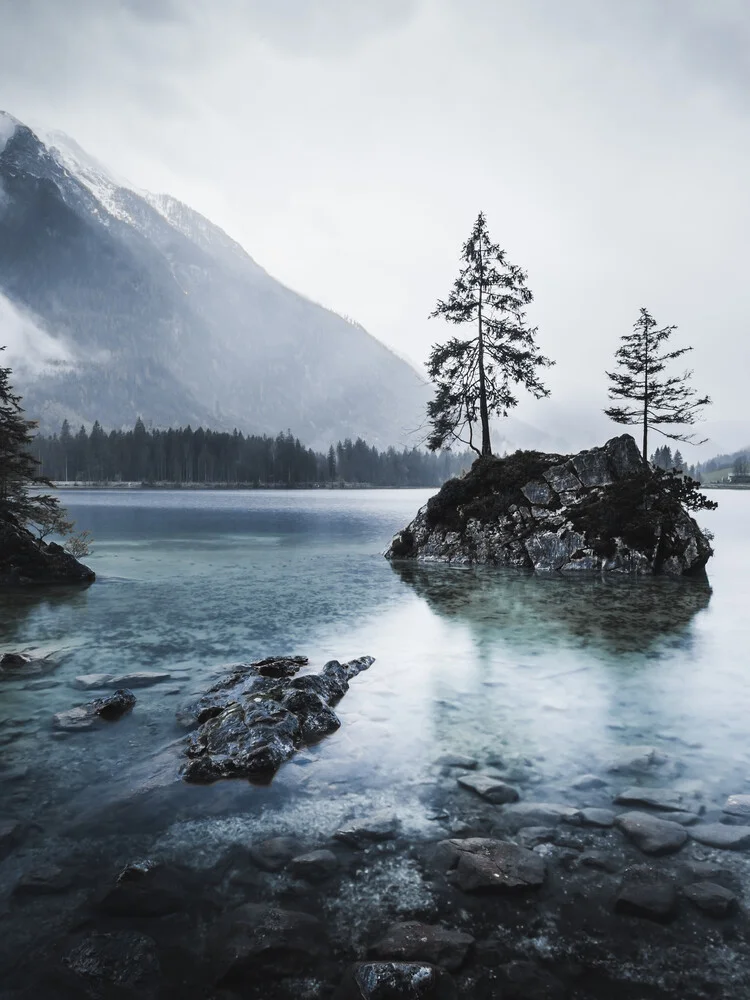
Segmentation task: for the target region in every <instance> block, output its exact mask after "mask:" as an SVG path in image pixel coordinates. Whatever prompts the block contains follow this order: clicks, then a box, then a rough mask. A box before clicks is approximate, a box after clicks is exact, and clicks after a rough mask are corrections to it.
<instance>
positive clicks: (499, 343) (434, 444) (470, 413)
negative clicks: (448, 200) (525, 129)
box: [427, 212, 554, 455]
mask: <svg viewBox="0 0 750 1000" xmlns="http://www.w3.org/2000/svg"><path fill="white" fill-rule="evenodd" d="M461 260H462V261H463V266H462V268H461V272H460V274H459V276H458V277H457V278H456V280H455V282H454V285H453V289H452V290H451V293H450V295H449V297H448V301H447V302H443V301H442V300H440V301H438V304H437V307H436V308H435V310H434V311H433V312H432V313H431V314H430V316H431V318H432V317H435V316H443V317H444V318H445V319H446V320H447V321H448V322H449V323H455V324H457V325H461V324H464V323H466V324H471V325H472V326H474V327H475V331H476V332H475V334H474V335H473V336H470V337H468V338H466V339H461V338H459V337H451V338H450V340H448V341H447V343H445V344H442V345H435V346H434V347H433V348H432V351H431V352H430V357H429V361H428V363H427V369H428V372H429V376H430V378H431V379H432V381H433V382H435V385H436V392H435V397H434V399H432V400H431V402H430V403H429V404H428V407H427V413H428V416H429V418H430V423H431V425H432V431H431V433H430V436H429V438H428V441H427V446H428V448H429V449H430V450H431V451H435V450H437V449H438V448H442V447H446V446H449V445H450V443H451V442H452V441H462V442H464V443H465V444H468V445H469V447H470V448H472V449H473V450H474V451H475V452H477V453H478V454H481V455H490V454H492V445H491V441H490V416H492V415H497V416H507V415H508V411H509V410H510V409H512V408H513V407H514V406H516V405H517V404H518V399H517V398H516V396H515V395H514V387H515V386H516V385H521V386H523V388H525V389H526V390H528V392H530V393H531V394H532V395H533V396H535V397H536V398H537V399H540V398H541V397H543V396H548V395H549V391H548V390H547V389H546V388H545V387H544V386H543V385H542V383H541V381H540V379H539V376H538V374H537V369H538V368H540V367H545V366H549V365H551V364H553V363H554V362H552V361H550V360H549V359H548V358H545V357H544V356H543V355H541V354H540V353H539V351H538V349H537V346H536V344H535V340H534V338H535V335H536V328H529V327H528V326H527V325H526V320H525V311H526V306H527V305H529V303H530V302H531V301H532V298H533V296H532V293H531V291H530V290H529V289H528V288H527V287H526V273H525V272H524V271H523V270H522V269H521V268H520V267H517V266H515V265H514V264H511V263H509V261H508V260H507V259H506V255H505V251H504V250H501V249H500V247H499V246H498V245H497V244H496V243H492V242H491V240H490V236H489V232H488V230H487V222H486V219H485V217H484V214H483V213H482V212H480V213H479V215H478V216H477V220H476V222H475V223H474V228H473V229H472V231H471V235H470V236H469V239H468V240H467V241H466V243H464V246H463V249H462V251H461ZM477 420H478V421H479V424H480V426H481V433H482V446H481V450H480V449H479V448H477V447H476V445H475V444H474V439H473V425H474V424H475V423H476V422H477ZM464 430H467V432H468V441H465V440H464V438H462V437H461V436H460V435H461V434H462V433H463V431H464Z"/></svg>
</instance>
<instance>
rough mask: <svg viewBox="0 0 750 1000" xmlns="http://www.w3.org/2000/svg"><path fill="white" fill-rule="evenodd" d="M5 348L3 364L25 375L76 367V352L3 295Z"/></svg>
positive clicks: (0, 330)
mask: <svg viewBox="0 0 750 1000" xmlns="http://www.w3.org/2000/svg"><path fill="white" fill-rule="evenodd" d="M0 194H1V193H0ZM1 206H2V200H1V199H0V208H1ZM3 345H4V346H5V351H4V352H3V354H2V355H0V364H2V365H7V366H10V367H11V368H13V370H14V372H15V373H16V374H19V375H21V376H27V375H29V374H34V375H39V374H42V373H47V372H51V371H61V370H65V369H69V368H70V367H72V365H73V355H72V352H71V351H70V349H69V347H68V346H67V345H66V344H65V342H64V341H63V340H62V339H60V338H58V337H55V336H52V335H51V334H50V333H49V332H47V331H46V330H45V329H44V328H43V327H42V325H41V324H40V323H39V321H38V319H36V318H35V317H34V316H33V315H32V314H31V313H29V312H27V311H25V310H22V309H19V308H18V306H16V305H15V304H14V303H13V302H11V300H10V299H9V298H8V296H7V295H4V294H3V293H2V292H0V346H3Z"/></svg>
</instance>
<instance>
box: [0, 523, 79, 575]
mask: <svg viewBox="0 0 750 1000" xmlns="http://www.w3.org/2000/svg"><path fill="white" fill-rule="evenodd" d="M95 579H96V574H95V573H94V571H93V570H92V569H89V567H88V566H84V564H83V563H81V562H79V561H78V560H77V559H76V558H75V557H74V556H72V555H71V554H70V553H69V552H66V551H65V549H64V548H63V547H62V546H61V545H58V544H57V543H56V542H44V541H40V540H39V539H37V538H35V537H34V535H32V534H31V532H30V531H28V530H27V529H26V528H22V527H21V526H20V525H18V524H15V523H14V522H11V521H3V520H0V587H32V586H37V587H38V586H46V585H59V584H87V583H92V582H93V581H94V580H95Z"/></svg>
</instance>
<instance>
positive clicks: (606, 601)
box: [0, 491, 750, 895]
mask: <svg viewBox="0 0 750 1000" xmlns="http://www.w3.org/2000/svg"><path fill="white" fill-rule="evenodd" d="M429 495H430V493H429V491H357V492H332V491H321V492H302V491H294V492H289V493H286V492H252V493H228V492H195V493H188V492H156V491H154V492H149V491H92V492H80V493H79V492H76V493H75V494H70V495H66V496H65V497H64V501H65V502H66V504H67V506H68V509H69V511H70V513H71V514H72V516H73V517H74V518H75V519H76V521H77V522H78V525H79V527H80V528H87V529H90V530H91V531H92V533H93V535H94V538H95V543H94V554H93V555H92V556H91V557H90V558H89V559H88V560H87V562H89V563H90V565H91V566H92V567H93V568H94V569H95V570H96V572H97V574H98V580H97V582H96V583H95V584H94V585H93V586H92V587H90V588H89V589H87V590H79V591H74V592H62V591H58V592H52V593H24V594H4V595H0V652H5V651H10V650H13V651H37V652H44V653H47V652H49V653H52V654H53V655H54V658H56V659H57V660H59V661H60V666H59V667H58V669H57V670H55V672H54V673H51V674H50V675H49V676H48V677H44V678H35V679H33V680H31V681H28V680H27V681H18V680H4V681H2V682H0V744H1V745H2V756H1V758H0V795H1V796H2V802H3V809H2V812H3V815H12V816H14V817H16V818H19V819H21V820H23V821H24V822H26V824H27V829H29V830H31V831H35V832H32V833H31V834H29V836H28V837H27V839H26V841H25V842H24V844H23V845H22V846H21V848H19V849H18V850H17V851H15V852H14V853H13V854H11V855H10V856H9V857H8V858H7V859H6V860H5V861H4V862H3V863H2V864H0V895H1V894H2V892H3V891H5V890H7V889H8V888H9V887H10V886H11V884H12V883H13V880H14V879H16V878H17V877H18V874H19V872H21V871H23V870H25V869H26V868H28V867H31V866H32V865H34V864H38V863H39V861H40V860H41V859H42V858H48V857H49V858H56V859H58V860H59V859H61V858H62V857H64V856H66V855H68V854H69V853H70V852H75V851H85V852H88V853H89V854H90V855H92V856H93V854H97V855H98V856H100V857H106V858H111V859H112V861H113V862H114V861H115V860H123V859H127V858H129V857H130V856H131V855H132V853H133V852H134V851H136V850H138V851H141V852H150V853H159V854H162V855H171V856H179V857H180V859H181V860H182V861H184V862H187V863H191V862H192V863H195V864H200V863H201V862H202V861H204V860H205V862H206V863H209V862H210V861H211V860H212V859H213V858H214V857H215V855H216V853H217V852H219V851H220V850H221V849H222V848H223V847H224V846H226V845H227V844H229V843H233V842H236V841H237V840H242V839H246V838H247V837H248V836H250V837H252V836H254V835H255V834H256V833H257V832H258V831H264V830H265V831H269V832H277V833H280V832H286V831H294V832H297V833H299V834H313V833H317V834H320V835H321V836H327V835H330V834H331V833H332V832H333V831H334V830H335V829H336V828H337V826H338V825H340V823H341V821H342V820H343V819H345V818H346V817H348V816H352V815H357V814H361V813H362V812H363V811H365V810H367V809H370V808H381V807H383V808H387V809H389V810H390V811H395V812H397V813H398V814H399V816H400V817H401V819H402V821H403V823H404V825H405V828H406V829H407V830H411V831H412V832H413V833H414V834H417V835H418V834H421V833H424V834H425V835H429V834H430V833H431V832H434V831H435V823H436V822H437V821H436V820H435V818H434V816H433V814H434V812H435V810H434V802H433V798H434V796H433V791H434V788H435V783H436V771H435V767H434V761H435V760H436V758H437V757H439V756H440V755H441V754H444V753H447V752H457V753H467V754H471V755H472V756H476V757H477V758H479V760H480V761H481V762H483V763H484V762H489V761H491V760H492V759H494V758H496V757H498V756H499V757H502V759H503V761H504V762H505V763H506V765H507V764H508V762H510V763H511V764H512V763H513V762H516V763H518V766H519V767H521V768H525V769H526V776H527V777H528V778H529V780H530V781H531V783H532V785H535V786H536V788H537V790H538V797H539V798H540V799H546V800H550V799H561V798H564V797H565V796H569V795H570V782H571V780H572V779H573V778H574V777H575V776H576V775H579V774H581V773H583V772H590V771H600V770H602V769H603V768H605V767H606V765H607V761H609V760H610V759H611V758H612V757H613V756H614V755H616V754H617V753H618V751H619V750H621V748H623V747H625V746H630V745H633V744H648V745H652V746H656V747H658V748H659V749H661V750H663V751H664V752H665V753H667V754H668V755H669V756H670V760H671V762H672V764H673V765H674V766H671V765H670V767H669V768H667V769H666V770H665V771H664V779H663V780H665V781H666V782H667V783H669V782H673V781H674V779H675V777H680V778H681V779H683V780H685V779H700V780H701V781H702V782H703V784H704V787H705V790H706V797H707V799H708V800H709V802H710V801H714V802H717V803H720V802H721V800H722V798H723V796H725V795H726V794H729V793H733V792H742V791H748V790H750V744H748V741H747V719H748V714H749V712H750V685H748V683H747V678H746V672H747V670H748V667H749V664H748V649H749V648H750V641H749V640H750V623H749V622H748V614H747V608H748V606H750V601H749V600H748V598H749V597H750V583H749V582H748V575H747V566H748V565H749V564H750V531H749V530H748V523H749V520H748V514H750V507H749V505H750V495H748V494H747V493H743V492H737V493H732V492H724V493H722V494H721V496H720V501H721V504H720V508H719V510H718V511H717V512H715V513H710V514H705V515H702V521H703V523H704V524H705V525H706V526H708V527H710V528H711V530H712V531H714V532H715V536H716V540H715V547H716V552H717V555H716V556H715V558H714V559H713V560H712V561H711V563H710V564H709V583H710V586H708V585H706V584H701V583H698V582H695V581H679V582H675V581H671V580H654V581H648V580H647V581H627V580H626V581H602V580H600V579H594V580H592V579H588V580H583V579H575V580H561V579H544V578H538V577H532V576H528V575H525V574H519V573H513V572H502V571H482V570H477V571H473V570H467V569H450V568H445V567H415V566H406V567H405V568H401V569H399V568H398V567H394V566H391V565H390V564H389V563H388V562H386V560H384V559H383V558H382V551H383V549H384V548H385V547H386V545H387V543H388V541H389V540H390V537H391V535H392V534H393V532H394V531H396V530H397V529H398V528H400V527H402V526H403V525H404V524H405V523H406V522H407V521H408V520H410V518H411V517H412V516H413V514H414V512H415V511H416V509H417V508H418V507H419V506H421V504H422V503H424V502H425V501H426V499H427V497H428V496H429ZM272 653H303V654H306V655H308V656H309V657H310V663H311V668H313V669H319V667H320V666H322V664H323V663H324V662H325V661H326V660H328V659H331V658H334V657H335V658H337V659H341V660H343V659H348V658H351V657H354V656H358V655H362V654H365V653H368V654H372V655H374V656H375V657H376V662H375V664H374V665H373V666H372V667H371V668H370V670H369V671H367V672H366V673H363V674H361V675H360V676H359V677H357V678H356V679H355V680H354V681H353V682H352V685H351V688H350V690H349V693H348V694H347V695H346V697H345V698H344V699H343V701H342V702H341V703H340V704H339V706H338V707H337V713H338V715H339V716H340V718H341V720H342V727H341V729H340V730H339V731H338V732H337V733H335V734H334V735H333V736H331V737H329V738H328V739H326V740H324V741H323V742H322V743H321V744H319V745H318V746H317V747H314V748H311V749H308V750H305V751H304V752H302V753H300V754H298V755H297V757H295V758H294V759H293V761H291V762H290V763H288V764H287V765H285V766H284V767H283V768H282V769H281V770H280V772H279V773H278V775H277V776H276V778H275V779H274V781H273V782H272V784H271V785H270V786H267V787H258V786H253V785H249V784H247V783H245V782H223V783H219V784H217V785H214V786H211V787H208V788H207V787H191V786H186V785H184V784H183V783H182V782H181V781H180V780H179V779H178V777H177V769H178V766H179V757H178V747H177V746H176V745H175V741H177V740H179V739H180V738H181V736H182V730H180V729H179V727H178V726H177V724H176V721H175V709H176V708H177V707H178V706H179V705H180V704H182V703H183V702H185V701H189V699H190V697H191V696H192V695H194V694H196V693H198V692H200V691H201V690H202V689H204V688H205V687H206V686H207V685H208V683H209V682H210V681H212V680H213V679H214V678H215V677H216V675H217V670H218V669H219V668H221V666H222V665H226V664H229V663H232V662H237V661H247V660H251V659H257V658H260V657H262V656H266V655H269V654H272ZM134 670H165V671H169V672H170V673H172V675H173V676H172V678H171V679H170V680H169V681H167V682H165V683H162V684H159V685H157V686H154V687H151V688H147V689H139V690H137V691H136V692H135V693H136V696H137V699H138V702H137V705H136V708H135V710H134V711H133V713H132V714H131V715H130V716H128V717H126V718H124V719H122V720H121V721H119V722H117V723H113V724H109V725H104V726H102V727H101V728H100V729H97V730H96V731H94V732H84V733H72V734H59V733H55V732H54V731H53V729H52V726H51V717H52V715H53V713H55V712H58V711H62V710H65V709H68V708H70V707H72V706H73V705H75V704H80V703H82V702H85V701H87V700H89V699H90V698H91V697H94V696H95V695H94V694H87V693H82V692H80V691H77V690H75V689H74V688H73V687H72V686H71V684H72V681H73V679H74V678H75V677H76V676H77V675H79V674H85V673H90V672H95V671H96V672H101V671H103V672H108V673H125V672H128V671H134ZM526 797H528V795H526ZM29 823H31V824H34V825H33V826H29V825H28V824H29Z"/></svg>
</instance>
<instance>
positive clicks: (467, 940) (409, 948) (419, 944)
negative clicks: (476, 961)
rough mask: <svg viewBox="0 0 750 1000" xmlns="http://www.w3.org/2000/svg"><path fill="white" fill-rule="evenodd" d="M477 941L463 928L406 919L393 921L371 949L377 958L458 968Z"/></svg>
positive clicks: (451, 969)
mask: <svg viewBox="0 0 750 1000" xmlns="http://www.w3.org/2000/svg"><path fill="white" fill-rule="evenodd" d="M473 944H474V938H473V937H472V936H471V934H465V933H463V931H453V930H449V929H448V928H447V927H440V926H435V925H432V924H423V923H420V922H419V921H418V920H406V921H404V922H403V923H397V924H392V925H391V926H390V927H389V928H388V930H387V931H386V934H385V937H383V938H381V940H380V941H378V942H377V944H374V945H373V946H372V949H371V951H372V954H373V956H374V957H375V958H396V959H401V960H402V961H407V962H409V961H415V960H418V961H424V962H430V963H431V964H432V965H439V966H441V967H442V968H443V969H448V971H449V972H455V970H456V969H460V968H461V966H462V965H463V963H464V960H465V959H466V956H467V954H468V952H469V949H470V948H471V946H472V945H473Z"/></svg>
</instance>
